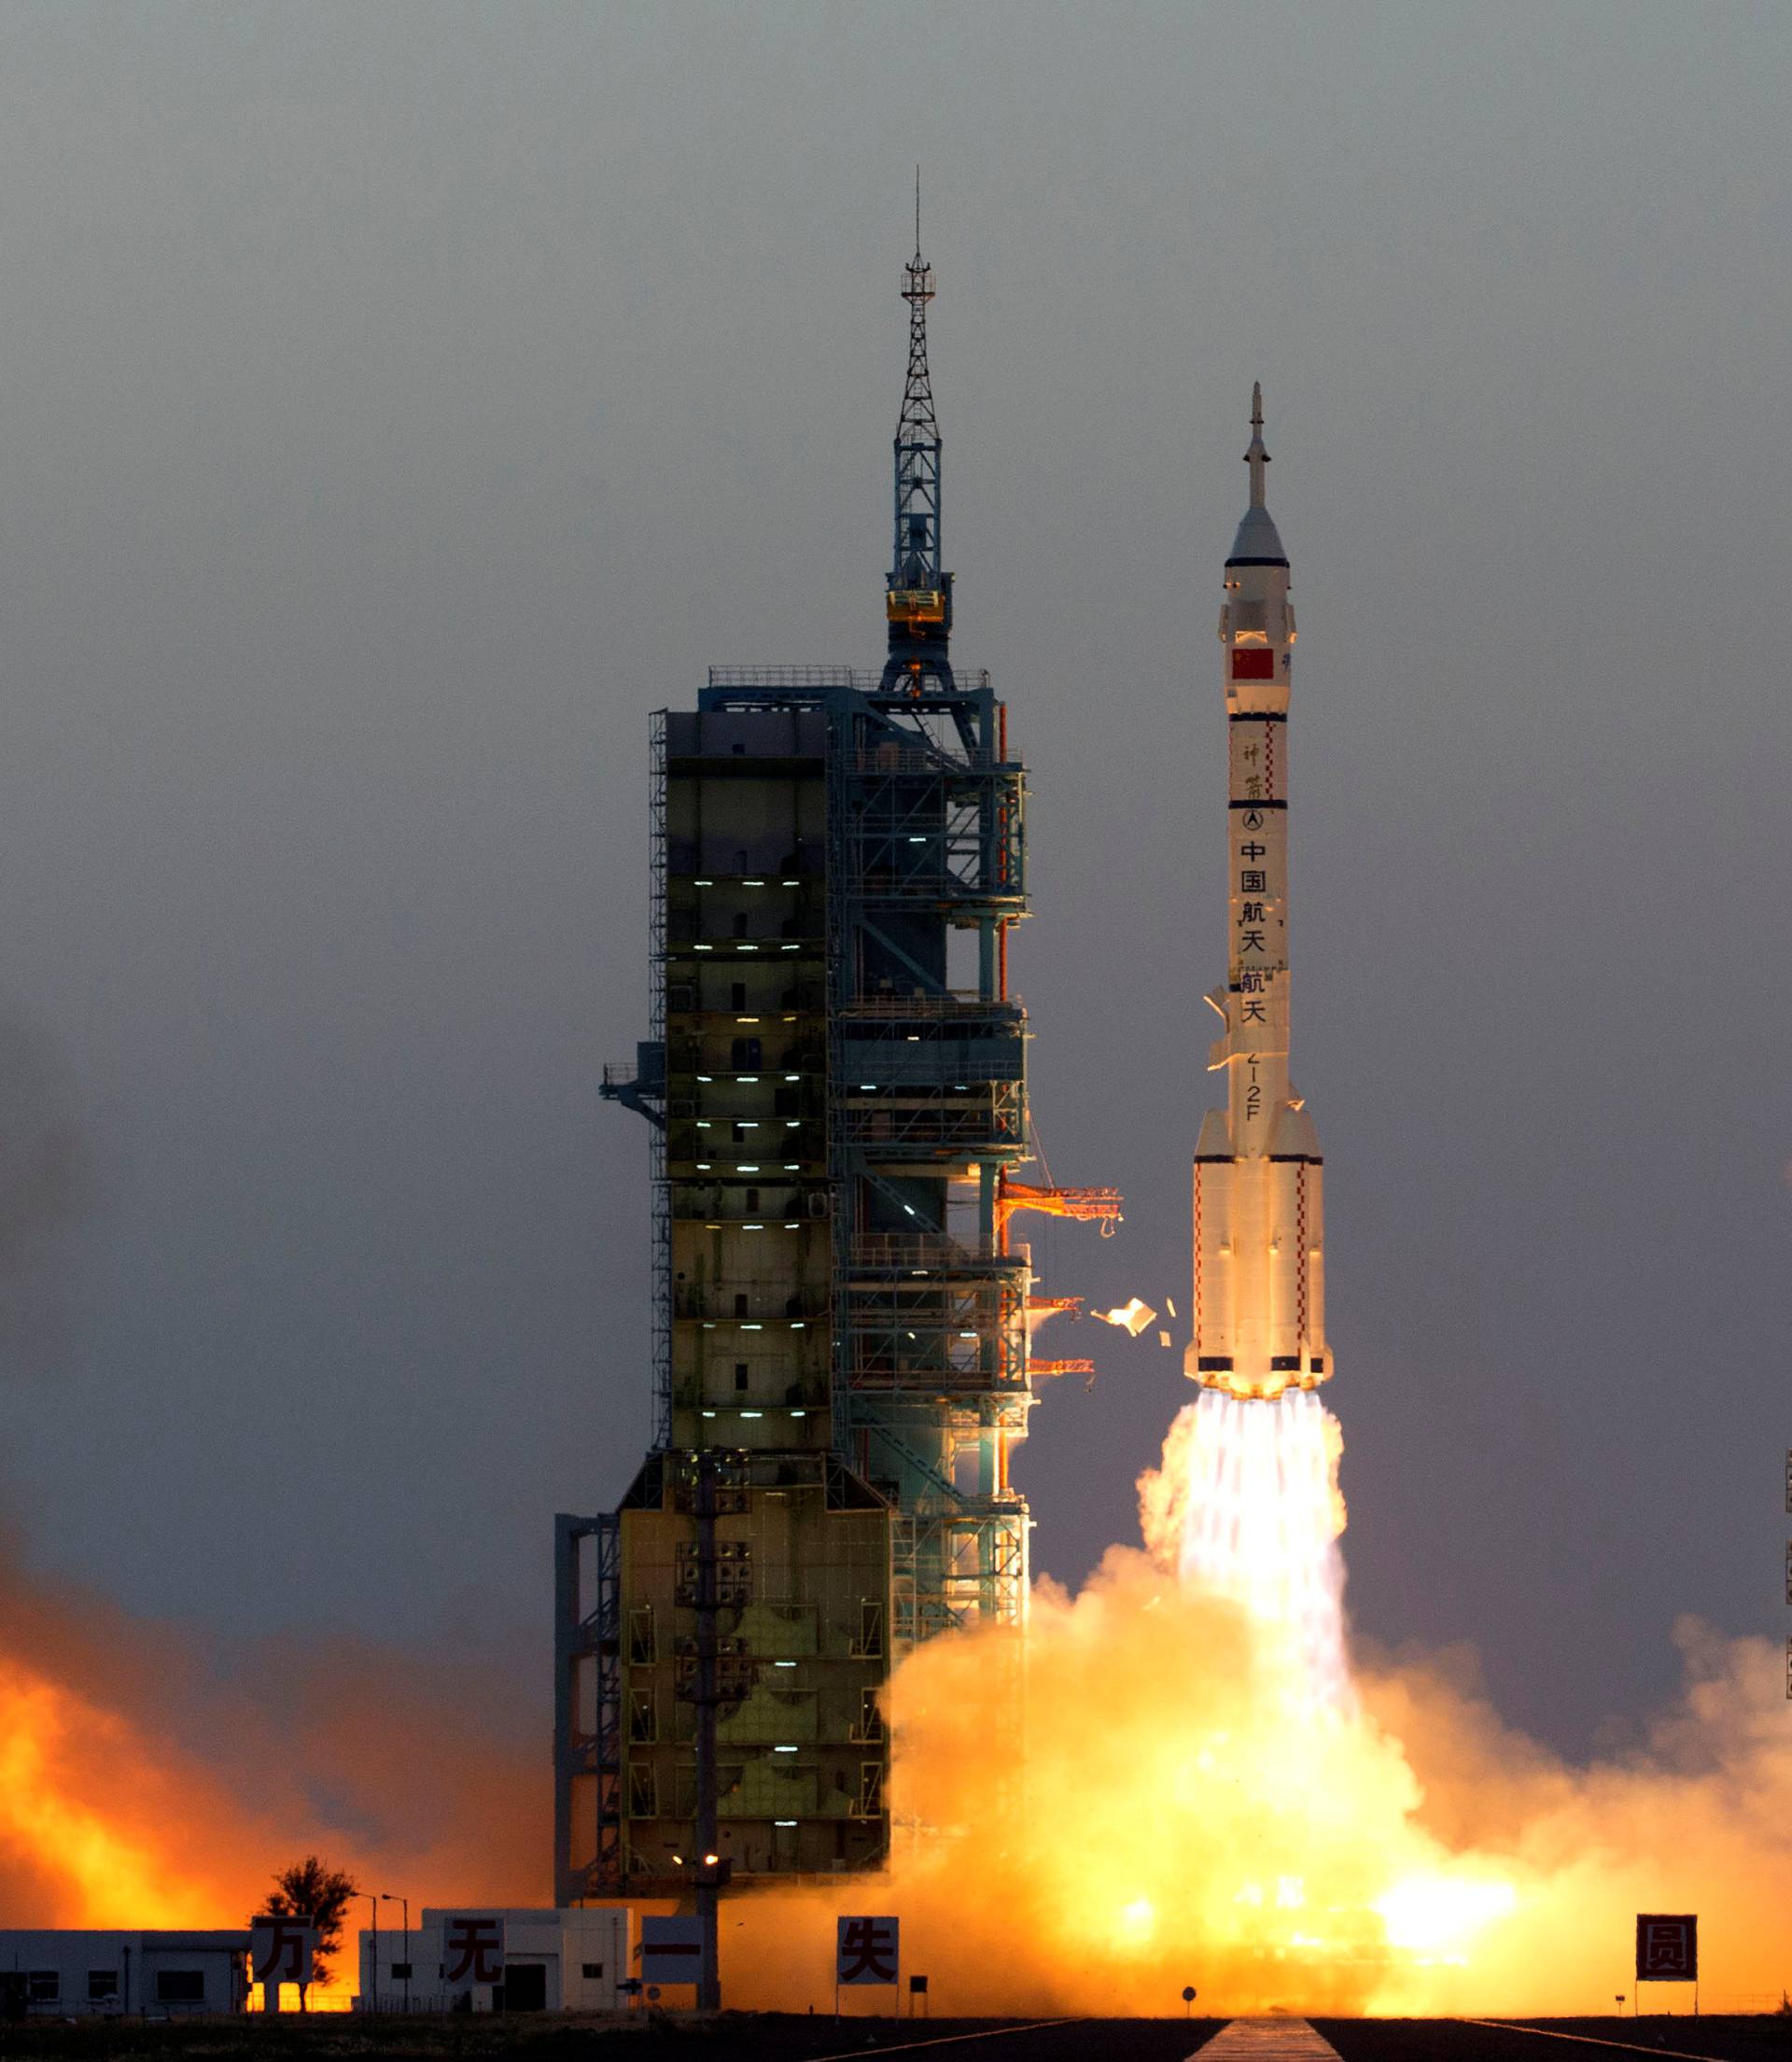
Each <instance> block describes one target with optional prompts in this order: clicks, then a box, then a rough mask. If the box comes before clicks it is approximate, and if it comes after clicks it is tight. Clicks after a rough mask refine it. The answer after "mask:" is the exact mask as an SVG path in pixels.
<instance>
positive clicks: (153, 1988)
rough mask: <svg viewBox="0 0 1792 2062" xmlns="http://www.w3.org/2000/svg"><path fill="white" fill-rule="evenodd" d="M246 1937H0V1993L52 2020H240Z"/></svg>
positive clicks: (29, 1933) (21, 1932)
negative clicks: (218, 2016)
mask: <svg viewBox="0 0 1792 2062" xmlns="http://www.w3.org/2000/svg"><path fill="white" fill-rule="evenodd" d="M248 1954H249V1935H248V1929H246V1928H245V1929H243V1930H242V1931H241V1932H222V1933H182V1932H163V1933H145V1932H104V1933H100V1932H93V1933H90V1932H61V1931H49V1930H25V1929H5V1930H0V1991H11V1992H13V1993H14V1994H15V1995H17V1996H21V1997H22V1999H23V2000H24V2006H25V2010H26V2011H27V2012H28V2013H39V2014H44V2015H49V2016H53V2017H56V2018H63V2019H66V2018H78V2017H83V2016H85V2015H87V2014H89V2013H127V2012H129V2013H148V2014H149V2015H150V2016H151V2017H155V2016H163V2017H173V2016H175V2015H176V2014H182V2013H207V2012H241V2011H242V2010H243V2007H244V2003H245V1999H246V1998H247V1996H248Z"/></svg>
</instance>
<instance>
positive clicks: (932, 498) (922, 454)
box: [884, 165, 953, 694]
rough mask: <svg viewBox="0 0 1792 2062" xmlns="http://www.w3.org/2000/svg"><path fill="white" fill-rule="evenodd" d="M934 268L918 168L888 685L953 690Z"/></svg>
mask: <svg viewBox="0 0 1792 2062" xmlns="http://www.w3.org/2000/svg"><path fill="white" fill-rule="evenodd" d="M932 298H933V268H932V267H931V265H930V264H929V263H928V262H927V260H925V259H924V258H923V257H922V256H921V174H920V167H919V166H918V165H917V167H916V169H915V255H914V257H913V258H911V259H910V260H909V261H908V264H907V266H906V268H905V269H904V272H903V300H904V301H906V302H908V379H907V382H906V384H905V385H904V386H903V413H902V416H901V419H900V420H899V422H898V423H897V426H896V540H895V547H894V550H893V552H892V553H891V555H890V568H889V580H888V586H889V593H888V595H887V596H886V597H885V609H886V612H887V614H888V616H889V658H888V659H887V660H886V662H885V665H884V685H885V687H886V688H889V687H892V686H899V685H907V686H908V687H909V688H910V690H911V692H913V693H915V694H920V693H922V692H923V691H924V689H925V688H926V687H927V686H928V685H929V684H930V682H931V684H933V685H934V686H937V687H944V688H946V689H948V690H949V689H950V688H951V686H952V684H953V682H952V668H951V666H950V664H949V663H948V661H947V658H946V645H947V641H948V639H949V638H950V637H951V633H952V575H951V574H950V573H948V572H946V571H945V570H944V569H943V568H942V566H941V563H940V450H941V445H940V425H939V419H938V417H937V416H936V415H935V414H934V413H933V381H932V378H931V374H930V373H929V372H928V366H927V304H928V302H930V301H931V300H932Z"/></svg>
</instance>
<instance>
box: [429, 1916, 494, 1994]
mask: <svg viewBox="0 0 1792 2062" xmlns="http://www.w3.org/2000/svg"><path fill="white" fill-rule="evenodd" d="M442 1944H443V1948H444V1950H445V1952H444V1956H443V1960H442V1975H443V1977H444V1979H445V1980H446V1981H447V1982H449V1983H451V1984H461V1983H474V1984H496V1983H498V1982H500V1981H501V1980H502V1978H503V1974H504V1960H503V1954H502V1950H501V1949H500V1947H499V1945H498V1922H497V1920H496V1919H471V1918H456V1919H452V1920H450V1922H449V1926H448V1938H447V1940H446V1941H445V1942H444V1943H442Z"/></svg>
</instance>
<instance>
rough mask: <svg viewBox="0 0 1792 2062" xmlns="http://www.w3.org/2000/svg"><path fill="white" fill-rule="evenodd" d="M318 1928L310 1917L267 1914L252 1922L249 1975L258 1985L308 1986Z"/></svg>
mask: <svg viewBox="0 0 1792 2062" xmlns="http://www.w3.org/2000/svg"><path fill="white" fill-rule="evenodd" d="M316 1949H317V1929H316V1928H315V1926H314V1925H313V1924H312V1923H311V1919H310V1917H309V1915H306V1914H303V1913H301V1914H298V1915H291V1914H287V1913H278V1912H268V1913H263V1914H262V1915H261V1916H260V1917H259V1918H255V1919H251V1920H250V1921H249V1972H250V1974H251V1975H252V1976H253V1978H254V1980H255V1981H256V1982H257V1983H258V1984H308V1983H310V1981H311V1959H312V1957H313V1955H315V1953H316Z"/></svg>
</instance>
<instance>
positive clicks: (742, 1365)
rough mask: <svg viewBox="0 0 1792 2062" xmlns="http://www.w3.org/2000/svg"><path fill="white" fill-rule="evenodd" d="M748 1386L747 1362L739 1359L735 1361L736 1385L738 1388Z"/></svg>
mask: <svg viewBox="0 0 1792 2062" xmlns="http://www.w3.org/2000/svg"><path fill="white" fill-rule="evenodd" d="M746 1386H747V1363H746V1362H745V1361H744V1360H737V1361H735V1388H736V1389H744V1388H746Z"/></svg>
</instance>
